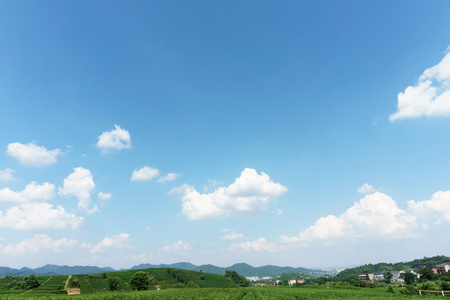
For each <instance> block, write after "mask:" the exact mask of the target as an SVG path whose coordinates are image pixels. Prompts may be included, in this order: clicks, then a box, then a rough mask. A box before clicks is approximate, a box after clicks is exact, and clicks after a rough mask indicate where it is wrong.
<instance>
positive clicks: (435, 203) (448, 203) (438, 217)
mask: <svg viewBox="0 0 450 300" xmlns="http://www.w3.org/2000/svg"><path fill="white" fill-rule="evenodd" d="M408 210H409V211H410V212H412V213H414V214H415V215H416V216H417V217H418V218H419V219H421V220H422V221H423V222H425V224H427V223H430V222H431V223H435V224H439V223H442V222H447V223H450V191H444V192H443V191H438V192H436V193H434V194H433V196H432V197H431V199H430V200H426V201H419V202H415V201H413V200H410V201H408ZM425 227H428V226H427V225H425Z"/></svg>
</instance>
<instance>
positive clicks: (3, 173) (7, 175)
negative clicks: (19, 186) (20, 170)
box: [0, 168, 16, 181]
mask: <svg viewBox="0 0 450 300" xmlns="http://www.w3.org/2000/svg"><path fill="white" fill-rule="evenodd" d="M15 172H16V171H14V170H13V169H10V168H6V169H4V170H0V181H11V180H14V179H15V178H14V175H13V174H14V173H15Z"/></svg>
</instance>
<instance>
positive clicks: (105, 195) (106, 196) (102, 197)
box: [97, 192, 112, 201]
mask: <svg viewBox="0 0 450 300" xmlns="http://www.w3.org/2000/svg"><path fill="white" fill-rule="evenodd" d="M97 196H98V198H99V199H100V200H102V201H106V200H109V199H111V196H112V195H111V193H103V192H100V193H98V195H97Z"/></svg>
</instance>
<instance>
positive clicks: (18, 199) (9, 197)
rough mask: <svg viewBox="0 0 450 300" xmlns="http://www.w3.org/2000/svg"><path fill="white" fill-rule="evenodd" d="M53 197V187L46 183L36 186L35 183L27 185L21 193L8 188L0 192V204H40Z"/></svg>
mask: <svg viewBox="0 0 450 300" xmlns="http://www.w3.org/2000/svg"><path fill="white" fill-rule="evenodd" d="M54 196H55V186H54V185H53V184H50V183H48V182H45V183H44V184H43V185H38V184H37V183H36V182H34V181H33V182H31V183H29V184H28V185H27V186H26V187H25V189H24V190H23V191H19V192H15V191H12V190H10V189H9V188H4V189H1V190H0V204H21V203H29V202H42V201H47V200H50V199H52V198H53V197H54Z"/></svg>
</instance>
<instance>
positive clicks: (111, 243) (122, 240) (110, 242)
mask: <svg viewBox="0 0 450 300" xmlns="http://www.w3.org/2000/svg"><path fill="white" fill-rule="evenodd" d="M129 241H130V234H128V233H121V234H119V235H113V236H112V237H105V238H104V239H103V240H101V241H100V243H98V244H97V245H95V246H94V247H93V248H92V249H91V253H94V254H95V253H104V252H106V251H107V250H110V249H129V248H131V246H130V244H129ZM85 245H87V244H85Z"/></svg>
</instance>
